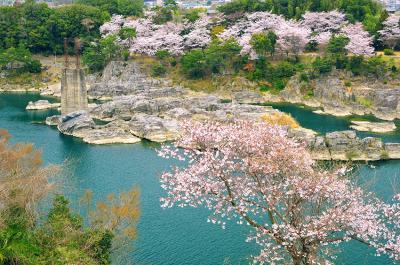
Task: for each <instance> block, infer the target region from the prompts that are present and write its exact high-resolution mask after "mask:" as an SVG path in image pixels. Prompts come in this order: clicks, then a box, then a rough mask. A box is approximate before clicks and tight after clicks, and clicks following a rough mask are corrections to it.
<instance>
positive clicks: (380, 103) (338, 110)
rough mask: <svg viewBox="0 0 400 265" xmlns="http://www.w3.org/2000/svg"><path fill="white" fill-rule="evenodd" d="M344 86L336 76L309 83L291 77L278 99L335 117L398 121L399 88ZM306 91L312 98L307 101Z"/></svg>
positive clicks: (363, 84)
mask: <svg viewBox="0 0 400 265" xmlns="http://www.w3.org/2000/svg"><path fill="white" fill-rule="evenodd" d="M345 83H346V82H345V81H343V78H342V77H341V76H340V75H338V74H337V73H336V74H331V75H328V76H324V77H321V78H319V79H317V80H315V81H312V82H310V83H304V82H300V80H299V79H298V78H297V77H294V78H292V79H291V80H290V81H289V83H288V85H287V86H286V88H285V89H284V91H282V92H281V96H282V98H283V99H284V100H285V101H288V102H291V103H302V104H306V105H309V106H312V107H321V108H323V110H324V111H325V112H326V113H331V114H334V115H338V116H344V115H350V114H357V115H365V114H372V115H374V116H376V117H377V118H380V119H383V120H394V119H396V118H400V87H396V86H390V85H385V84H383V83H379V82H372V81H367V80H363V82H355V83H354V84H352V86H348V87H346V85H345ZM305 87H306V88H308V89H312V90H313V93H314V96H313V97H306V94H305V93H304V88H305Z"/></svg>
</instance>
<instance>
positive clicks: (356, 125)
mask: <svg viewBox="0 0 400 265" xmlns="http://www.w3.org/2000/svg"><path fill="white" fill-rule="evenodd" d="M351 123H352V125H351V126H350V128H352V129H354V130H357V131H361V132H375V133H388V132H393V131H394V130H396V125H395V124H394V122H369V121H351Z"/></svg>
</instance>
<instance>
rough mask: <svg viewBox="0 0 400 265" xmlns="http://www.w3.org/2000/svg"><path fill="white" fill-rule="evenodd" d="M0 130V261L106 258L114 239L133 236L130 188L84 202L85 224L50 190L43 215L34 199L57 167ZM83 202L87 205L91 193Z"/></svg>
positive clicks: (134, 196)
mask: <svg viewBox="0 0 400 265" xmlns="http://www.w3.org/2000/svg"><path fill="white" fill-rule="evenodd" d="M9 139H10V136H9V134H8V133H7V132H6V131H4V130H1V131H0V169H1V170H0V204H1V208H0V264H15V265H25V264H26V265H30V264H32V265H33V264H35V265H37V264H39V265H40V264H43V265H44V264H59V265H63V264H88V265H99V264H100V265H101V264H111V256H112V255H113V252H112V251H113V250H114V249H115V247H118V244H117V242H118V240H120V239H122V240H124V239H126V238H135V236H136V230H135V227H136V222H137V220H138V218H139V215H140V212H139V205H138V203H139V198H138V196H139V192H138V190H137V189H136V188H134V189H132V190H131V191H129V192H126V193H122V194H121V195H119V196H115V195H110V196H109V197H108V198H107V201H106V202H99V203H97V207H96V208H95V209H93V207H91V208H88V209H89V213H88V215H89V216H90V217H91V218H90V222H89V224H88V223H87V222H85V221H84V219H83V218H82V216H81V215H79V214H77V213H73V212H72V211H71V209H70V207H69V202H68V200H67V199H66V198H65V197H64V196H62V195H56V196H55V197H54V200H53V205H52V207H51V208H50V209H49V211H48V214H47V216H46V217H45V218H40V219H39V218H38V214H37V210H36V209H37V208H38V204H39V203H40V202H41V201H42V200H43V199H44V198H47V197H48V196H49V192H50V191H51V190H54V184H53V183H54V181H53V179H52V178H53V177H54V176H55V175H56V174H57V172H59V168H58V167H54V166H50V167H43V162H42V159H41V153H40V152H39V151H37V150H36V149H34V148H33V146H32V145H31V144H16V145H12V144H10V142H9ZM84 202H88V205H92V203H91V196H86V197H85V200H84Z"/></svg>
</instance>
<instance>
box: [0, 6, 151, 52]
mask: <svg viewBox="0 0 400 265" xmlns="http://www.w3.org/2000/svg"><path fill="white" fill-rule="evenodd" d="M143 5H144V4H143V0H77V1H75V3H74V4H72V5H65V6H61V7H57V8H50V7H49V6H48V5H47V4H46V3H35V1H33V0H28V1H26V2H25V3H24V4H22V5H19V6H7V7H0V50H2V49H8V48H12V47H20V46H24V47H26V48H28V49H29V50H30V51H31V52H33V53H45V54H46V53H47V54H50V53H62V52H63V40H64V38H70V40H71V42H72V38H73V37H80V38H81V39H82V41H83V42H84V43H88V42H91V41H93V40H95V39H97V38H99V37H100V33H99V27H100V26H101V25H102V24H103V23H104V22H105V21H107V20H108V19H109V18H110V14H122V15H133V16H137V15H140V14H142V12H143Z"/></svg>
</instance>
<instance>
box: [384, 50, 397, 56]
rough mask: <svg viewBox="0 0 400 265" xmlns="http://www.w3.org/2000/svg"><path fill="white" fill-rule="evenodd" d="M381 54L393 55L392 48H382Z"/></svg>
mask: <svg viewBox="0 0 400 265" xmlns="http://www.w3.org/2000/svg"><path fill="white" fill-rule="evenodd" d="M383 54H385V55H388V56H390V55H394V51H393V50H392V49H384V50H383Z"/></svg>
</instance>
